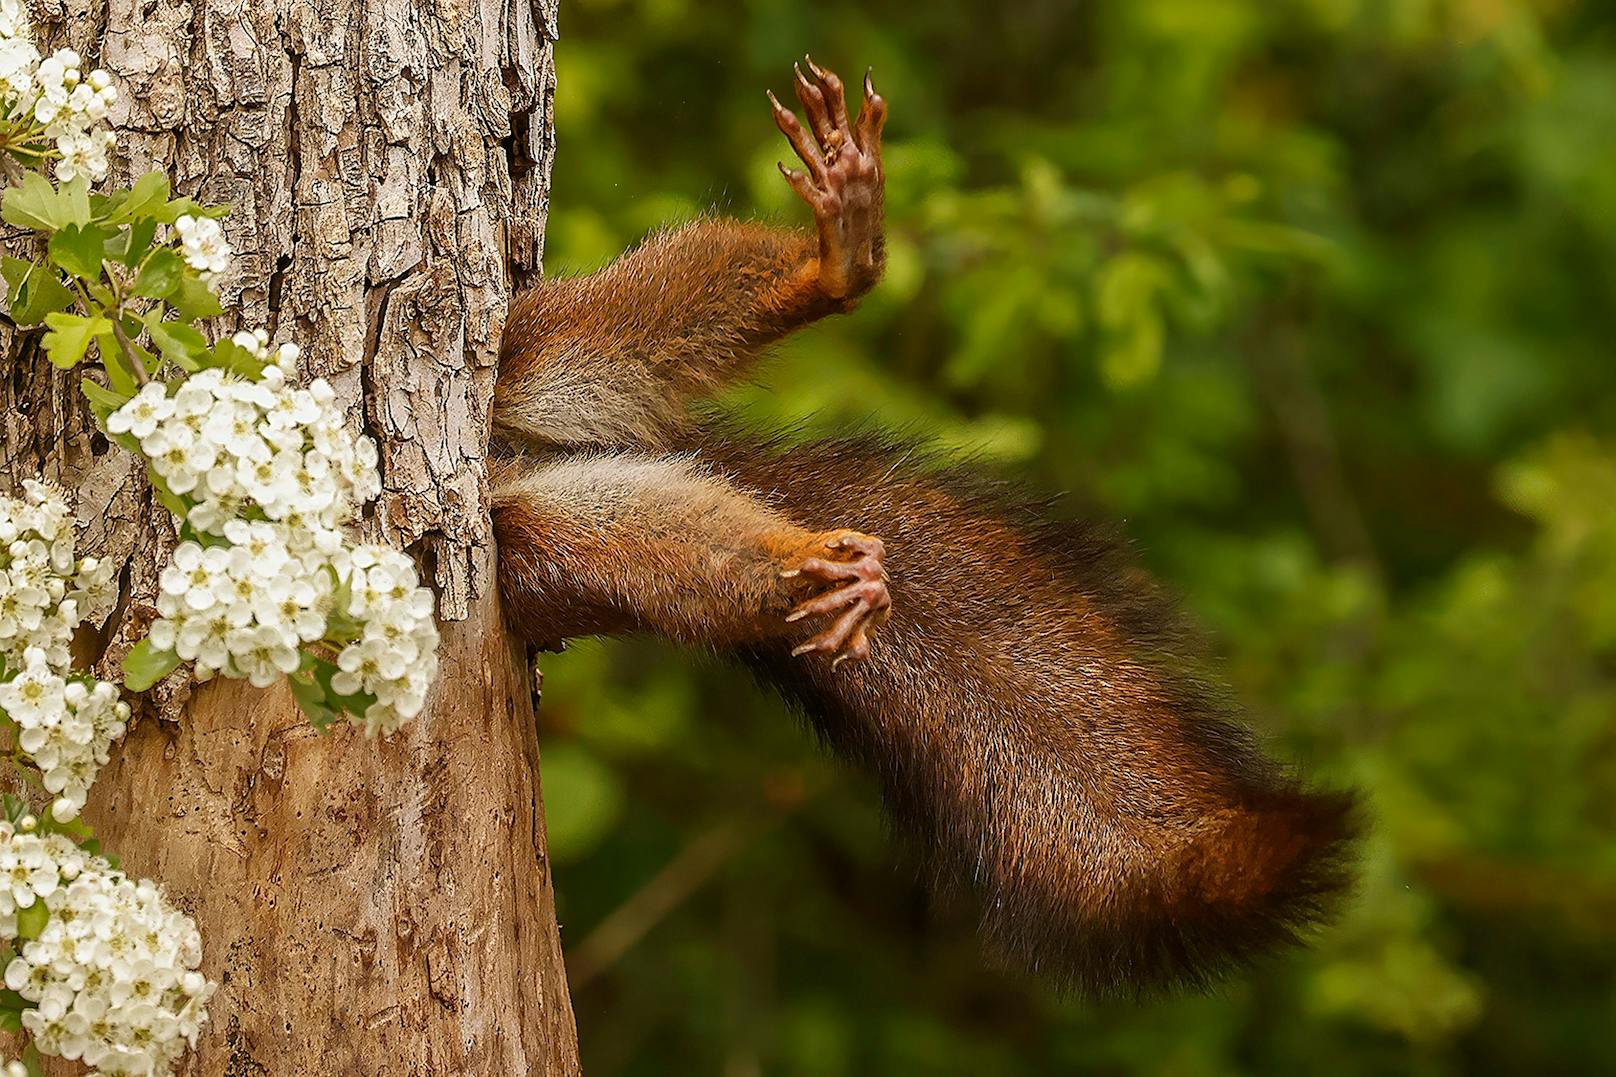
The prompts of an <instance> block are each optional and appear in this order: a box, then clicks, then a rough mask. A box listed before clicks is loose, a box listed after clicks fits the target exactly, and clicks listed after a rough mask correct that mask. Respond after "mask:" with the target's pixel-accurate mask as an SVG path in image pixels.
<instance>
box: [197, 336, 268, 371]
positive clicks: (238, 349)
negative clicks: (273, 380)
mask: <svg viewBox="0 0 1616 1077" xmlns="http://www.w3.org/2000/svg"><path fill="white" fill-rule="evenodd" d="M203 365H204V366H210V367H222V368H223V369H225V370H228V371H230V372H231V373H233V374H239V375H241V376H242V377H243V378H246V379H247V380H248V381H257V380H258V379H259V378H261V377H263V375H264V361H263V360H262V359H259V358H257V357H256V356H254V355H253V354H252V352H249V351H248V350H247V349H246V348H243V347H242V346H241V345H239V344H237V343H236V342H235V341H233V340H221V341H219V342H218V343H217V344H215V345H214V346H213V353H212V361H211V362H209V361H204V363H203Z"/></svg>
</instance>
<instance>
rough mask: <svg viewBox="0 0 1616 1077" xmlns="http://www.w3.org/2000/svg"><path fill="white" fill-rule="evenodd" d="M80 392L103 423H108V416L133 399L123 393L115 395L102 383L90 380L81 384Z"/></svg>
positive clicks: (85, 380) (86, 379)
mask: <svg viewBox="0 0 1616 1077" xmlns="http://www.w3.org/2000/svg"><path fill="white" fill-rule="evenodd" d="M79 391H80V392H82V393H83V394H84V399H86V400H88V401H89V402H90V410H91V411H93V412H95V417H96V418H98V419H100V420H101V421H102V423H105V422H106V418H107V416H108V415H111V414H112V413H113V412H115V411H117V410H118V409H119V408H121V407H123V406H124V405H125V404H127V403H129V401H130V399H131V397H129V396H125V395H124V394H123V393H115V392H113V391H112V390H111V389H108V388H107V387H106V386H104V385H102V384H101V383H100V382H97V381H91V380H90V379H89V378H85V379H84V380H83V381H81V382H79Z"/></svg>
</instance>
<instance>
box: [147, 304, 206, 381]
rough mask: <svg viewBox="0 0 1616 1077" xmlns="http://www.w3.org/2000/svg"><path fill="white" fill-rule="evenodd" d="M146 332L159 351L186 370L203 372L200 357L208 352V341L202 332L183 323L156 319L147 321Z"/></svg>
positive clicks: (151, 318)
mask: <svg viewBox="0 0 1616 1077" xmlns="http://www.w3.org/2000/svg"><path fill="white" fill-rule="evenodd" d="M146 330H147V332H149V333H151V338H152V342H153V343H154V344H156V345H157V348H158V350H159V351H161V352H162V353H163V354H164V355H166V356H168V358H170V359H172V360H173V361H174V362H176V363H178V364H179V365H180V366H182V367H184V368H185V369H186V370H201V369H202V364H201V362H199V359H200V357H202V356H205V355H206V354H207V350H208V341H207V338H206V337H204V336H203V335H202V334H201V333H200V332H198V331H197V330H195V329H193V328H191V327H190V326H188V325H186V324H184V323H183V322H163V321H158V320H157V319H156V318H155V317H148V318H147V319H146Z"/></svg>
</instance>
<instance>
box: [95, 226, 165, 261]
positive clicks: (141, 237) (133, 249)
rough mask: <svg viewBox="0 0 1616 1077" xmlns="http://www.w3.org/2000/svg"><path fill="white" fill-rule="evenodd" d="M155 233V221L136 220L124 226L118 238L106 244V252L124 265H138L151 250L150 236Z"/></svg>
mask: <svg viewBox="0 0 1616 1077" xmlns="http://www.w3.org/2000/svg"><path fill="white" fill-rule="evenodd" d="M156 234H157V222H156V221H154V220H152V219H151V218H149V217H148V218H146V219H145V220H140V221H136V222H134V223H133V224H131V225H129V226H127V227H126V228H124V230H123V231H122V232H120V233H119V234H118V238H117V239H115V240H113V241H112V242H111V243H109V244H107V251H108V253H109V254H110V255H111V256H112V257H114V258H116V259H118V261H120V262H122V263H123V264H124V265H126V266H134V265H139V264H140V260H141V259H142V258H144V257H146V253H147V252H148V251H150V250H151V244H152V237H153V236H155V235H156Z"/></svg>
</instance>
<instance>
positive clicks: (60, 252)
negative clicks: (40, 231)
mask: <svg viewBox="0 0 1616 1077" xmlns="http://www.w3.org/2000/svg"><path fill="white" fill-rule="evenodd" d="M115 234H116V233H114V232H113V231H112V230H111V229H109V228H103V227H101V226H100V225H98V224H90V225H83V226H80V225H76V224H70V225H68V226H67V227H65V228H63V229H61V230H60V231H58V232H57V233H56V234H55V235H53V236H51V238H50V245H49V248H48V249H49V251H50V258H51V261H52V262H55V263H56V264H57V265H59V266H61V267H62V268H63V269H65V270H67V271H68V272H69V273H71V274H73V275H74V276H75V277H83V278H84V279H85V280H96V279H98V278H99V277H100V276H101V260H102V259H103V258H105V257H106V253H107V241H108V240H109V239H112V238H113V236H114V235H115Z"/></svg>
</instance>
